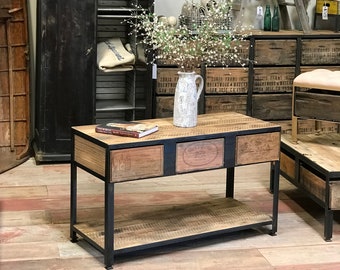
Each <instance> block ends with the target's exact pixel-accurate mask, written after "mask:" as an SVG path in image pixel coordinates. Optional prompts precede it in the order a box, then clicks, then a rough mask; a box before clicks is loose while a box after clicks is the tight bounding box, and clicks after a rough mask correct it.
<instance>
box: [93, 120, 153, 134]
mask: <svg viewBox="0 0 340 270" xmlns="http://www.w3.org/2000/svg"><path fill="white" fill-rule="evenodd" d="M157 130H158V126H157V125H156V124H153V123H139V122H129V121H112V122H109V123H104V124H100V125H98V126H96V132H98V133H105V134H112V135H118V136H125V137H133V138H142V137H144V136H146V135H149V134H151V133H154V132H156V131H157Z"/></svg>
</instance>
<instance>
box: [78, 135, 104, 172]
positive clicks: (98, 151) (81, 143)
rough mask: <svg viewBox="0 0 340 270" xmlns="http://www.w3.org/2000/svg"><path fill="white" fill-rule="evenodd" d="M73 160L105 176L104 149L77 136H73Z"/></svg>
mask: <svg viewBox="0 0 340 270" xmlns="http://www.w3.org/2000/svg"><path fill="white" fill-rule="evenodd" d="M74 160H75V161H76V162H78V163H79V164H81V165H83V166H85V167H87V168H88V169H90V170H92V171H94V172H96V173H98V174H99V175H101V176H105V148H103V147H101V146H99V145H97V144H95V143H92V142H90V141H88V140H86V139H83V138H82V137H79V136H77V135H76V136H74Z"/></svg>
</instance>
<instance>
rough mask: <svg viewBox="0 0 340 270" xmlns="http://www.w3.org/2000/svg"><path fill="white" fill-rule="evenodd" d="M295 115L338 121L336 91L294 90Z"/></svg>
mask: <svg viewBox="0 0 340 270" xmlns="http://www.w3.org/2000/svg"><path fill="white" fill-rule="evenodd" d="M295 115H296V116H301V117H307V118H315V119H319V120H327V121H336V122H340V96H339V95H338V92H334V93H333V92H330V93H328V92H325V91H321V90H320V91H319V92H300V91H299V92H296V94H295Z"/></svg>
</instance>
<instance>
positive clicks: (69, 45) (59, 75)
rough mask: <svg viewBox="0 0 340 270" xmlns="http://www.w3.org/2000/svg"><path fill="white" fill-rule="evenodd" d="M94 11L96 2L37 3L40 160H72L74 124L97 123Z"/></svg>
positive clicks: (36, 139) (37, 148)
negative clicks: (95, 115) (71, 141)
mask: <svg viewBox="0 0 340 270" xmlns="http://www.w3.org/2000/svg"><path fill="white" fill-rule="evenodd" d="M95 15H96V3H95V1H93V0H84V1H75V0H39V1H38V3H37V64H36V65H37V78H36V84H37V87H36V93H35V98H36V99H35V132H34V133H35V134H34V150H35V158H36V160H37V162H43V161H59V160H67V159H69V158H70V157H69V155H70V149H71V148H70V147H71V145H70V127H71V126H72V125H75V124H78V125H83V124H89V123H93V122H94V108H95V107H94V101H95V99H94V86H95V76H94V74H95V73H94V72H95V59H96V54H95V46H96V44H95V36H96V35H95V26H96V23H95V21H96V20H95Z"/></svg>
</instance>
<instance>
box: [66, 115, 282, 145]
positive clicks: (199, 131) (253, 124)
mask: <svg viewBox="0 0 340 270" xmlns="http://www.w3.org/2000/svg"><path fill="white" fill-rule="evenodd" d="M138 122H140V123H143V122H148V123H155V124H157V125H158V127H159V130H158V131H157V132H155V133H152V134H150V135H147V136H145V137H142V138H131V137H123V136H113V135H111V134H102V133H97V132H95V127H96V125H87V126H76V127H72V129H73V130H75V131H78V132H80V133H82V134H86V135H87V136H90V137H92V138H94V139H96V140H99V141H101V142H103V143H105V144H107V145H113V144H125V143H136V142H147V141H154V140H165V139H174V138H181V137H191V136H205V135H210V134H219V133H226V132H230V133H232V132H239V133H242V132H251V131H254V130H260V129H264V130H265V129H273V130H275V131H280V129H281V127H280V125H278V124H274V123H270V122H267V121H263V120H260V119H256V118H253V117H250V116H246V115H243V114H240V113H236V112H223V113H213V114H201V115H198V123H197V126H196V127H193V128H181V127H176V126H174V125H173V122H172V117H169V118H158V119H147V120H140V121H139V120H138Z"/></svg>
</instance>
